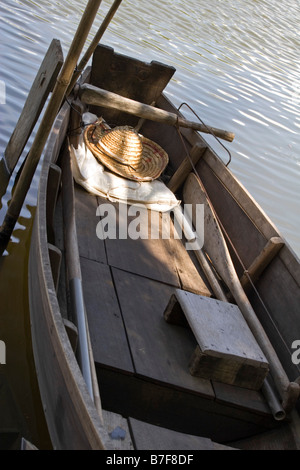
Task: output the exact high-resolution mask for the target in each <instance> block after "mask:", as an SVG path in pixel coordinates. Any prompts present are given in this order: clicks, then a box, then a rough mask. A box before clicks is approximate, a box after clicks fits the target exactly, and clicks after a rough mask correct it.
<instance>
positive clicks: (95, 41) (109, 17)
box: [66, 0, 122, 96]
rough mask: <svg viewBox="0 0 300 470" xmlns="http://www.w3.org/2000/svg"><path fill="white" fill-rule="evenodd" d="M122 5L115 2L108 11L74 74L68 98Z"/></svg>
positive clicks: (119, 2)
mask: <svg viewBox="0 0 300 470" xmlns="http://www.w3.org/2000/svg"><path fill="white" fill-rule="evenodd" d="M121 3H122V0H115V1H114V3H113V4H112V6H111V8H110V9H109V11H108V13H107V15H106V17H105V18H104V20H103V22H102V24H101V26H100V28H99V29H98V31H97V33H96V35H95V37H94V39H93V41H92V42H91V44H90V46H89V48H88V49H87V51H86V53H85V54H84V56H83V57H82V59H81V61H80V63H79V65H78V67H77V69H76V71H75V72H74V74H73V77H72V80H71V83H70V85H69V87H68V90H67V93H66V96H68V95H69V94H70V93H71V92H72V90H73V88H74V86H75V84H76V82H77V80H78V78H79V77H80V75H81V73H82V72H83V70H84V69H85V67H86V65H87V63H88V61H89V60H90V58H91V56H92V55H93V53H94V51H95V49H96V47H97V45H98V44H99V42H100V40H101V38H102V36H103V34H104V33H105V31H106V29H107V27H108V25H109V23H110V22H111V20H112V19H113V17H114V14H115V13H116V11H117V9H118V8H119V6H120V4H121Z"/></svg>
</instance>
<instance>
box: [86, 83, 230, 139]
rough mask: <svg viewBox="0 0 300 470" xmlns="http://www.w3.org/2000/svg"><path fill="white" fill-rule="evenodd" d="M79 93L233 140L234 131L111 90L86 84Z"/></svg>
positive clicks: (100, 102) (90, 99) (91, 100)
mask: <svg viewBox="0 0 300 470" xmlns="http://www.w3.org/2000/svg"><path fill="white" fill-rule="evenodd" d="M78 95H79V98H80V99H81V101H82V102H84V103H86V104H92V105H96V106H104V107H106V108H113V109H120V110H122V111H124V112H125V113H128V114H134V115H135V116H138V117H140V118H144V119H150V120H152V121H156V122H161V123H164V124H169V125H170V126H178V127H188V128H191V129H194V130H196V131H200V132H205V133H206V134H210V133H212V134H214V135H215V136H216V137H220V138H221V139H224V140H227V141H229V142H232V141H233V139H234V134H233V133H232V132H228V131H224V130H222V129H216V128H215V127H210V126H205V125H203V124H200V123H199V122H192V121H188V120H187V119H184V118H181V117H179V116H178V115H177V114H175V113H169V112H168V111H165V110H163V109H158V108H154V107H153V106H150V105H148V104H144V103H139V102H138V101H134V100H131V99H129V98H124V96H120V95H117V94H116V93H112V92H110V91H106V90H102V89H101V88H97V87H95V86H93V85H89V84H85V85H82V86H79V89H78Z"/></svg>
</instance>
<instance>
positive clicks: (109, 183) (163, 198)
mask: <svg viewBox="0 0 300 470" xmlns="http://www.w3.org/2000/svg"><path fill="white" fill-rule="evenodd" d="M96 119H97V116H95V115H94V114H91V113H85V114H84V115H83V122H84V123H85V124H89V123H92V122H95V121H96ZM70 151H71V158H72V160H71V162H72V173H73V177H74V180H75V181H76V183H78V184H79V185H81V186H83V187H84V188H85V189H86V190H87V191H88V192H90V193H92V194H95V195H97V196H102V197H105V198H107V199H108V200H110V201H112V202H116V201H117V202H123V203H127V204H132V205H142V206H143V207H146V208H147V209H151V210H154V211H158V212H167V211H170V210H172V209H174V208H175V207H176V206H178V205H179V204H180V201H178V200H177V199H176V197H175V195H174V194H173V193H172V191H170V190H169V189H168V188H167V186H166V185H165V184H164V183H163V182H161V181H158V180H154V181H149V182H148V181H145V182H137V181H132V180H128V179H125V178H122V177H121V176H118V175H115V174H113V173H111V172H110V171H109V170H108V169H106V168H105V167H104V166H103V165H101V163H100V162H99V161H98V160H97V159H96V158H95V157H94V155H93V154H92V152H91V151H90V150H89V149H88V148H86V145H85V143H84V139H83V135H81V137H80V141H79V145H78V148H77V149H75V148H74V147H73V146H70Z"/></svg>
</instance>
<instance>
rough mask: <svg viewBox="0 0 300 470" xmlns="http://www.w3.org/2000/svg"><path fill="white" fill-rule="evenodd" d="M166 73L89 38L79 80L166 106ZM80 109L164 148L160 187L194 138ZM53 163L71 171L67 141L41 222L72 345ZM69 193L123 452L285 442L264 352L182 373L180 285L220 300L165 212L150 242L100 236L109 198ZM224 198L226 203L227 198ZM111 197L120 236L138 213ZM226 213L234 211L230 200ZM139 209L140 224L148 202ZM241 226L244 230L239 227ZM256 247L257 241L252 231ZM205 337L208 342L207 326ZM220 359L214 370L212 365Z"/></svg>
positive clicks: (287, 435)
mask: <svg viewBox="0 0 300 470" xmlns="http://www.w3.org/2000/svg"><path fill="white" fill-rule="evenodd" d="M174 72H175V70H174V69H173V68H172V67H168V66H165V65H163V64H160V63H157V62H155V61H154V62H151V63H150V64H145V63H144V62H141V61H138V60H134V59H132V60H129V59H128V57H125V56H123V55H121V54H116V53H115V52H114V51H113V49H111V48H110V47H106V46H100V45H99V46H98V48H97V49H96V51H95V54H94V58H93V65H92V67H91V68H89V72H88V74H85V76H84V77H83V80H87V81H89V82H90V83H91V84H93V85H95V86H97V87H99V88H102V89H105V90H109V91H112V92H115V93H118V94H120V95H122V96H127V97H130V98H132V99H135V100H138V101H141V102H143V103H148V104H151V103H155V104H156V105H157V106H158V107H163V108H164V109H167V110H171V109H172V110H173V111H174V109H173V107H172V106H171V104H170V103H169V102H168V100H167V98H166V97H165V96H163V95H162V92H163V90H164V88H165V87H166V85H167V84H168V83H169V81H170V80H171V78H172V76H173V74H174ZM84 111H86V107H85V105H83V104H82V103H80V101H79V100H76V99H75V100H74V101H73V103H72V106H71V119H70V128H69V129H68V132H69V144H70V145H74V146H75V147H76V145H77V142H78V138H79V133H80V132H81V129H80V123H81V120H82V113H83V112H84ZM89 111H90V112H92V113H94V114H96V115H97V116H104V117H105V121H106V123H107V124H108V125H109V126H110V127H114V126H119V125H130V126H137V125H139V126H142V127H140V132H141V133H142V134H143V135H145V136H146V137H148V138H149V139H153V140H155V142H157V143H158V144H159V145H161V146H162V147H163V148H164V149H166V151H167V152H168V154H169V156H170V162H169V166H168V167H167V169H166V171H165V173H164V175H163V181H164V182H165V183H166V184H168V183H169V182H170V180H171V179H172V175H174V173H175V172H176V170H177V169H178V167H179V166H180V164H181V162H182V160H183V159H184V158H185V156H186V148H187V149H188V151H190V150H191V148H192V145H193V140H194V141H195V142H196V140H195V139H196V137H194V136H193V135H194V134H193V132H192V131H190V130H187V129H185V130H183V131H182V133H181V136H182V137H180V133H179V132H178V129H176V128H175V127H174V128H170V127H169V126H166V125H164V124H160V123H155V122H151V121H148V120H145V121H143V122H140V120H139V118H137V117H136V116H132V115H128V114H125V113H123V112H120V111H117V110H111V109H102V108H99V107H93V106H91V107H90V108H89ZM197 139H198V140H197V141H199V137H197ZM201 146H202V150H201V154H205V152H210V151H211V150H210V149H209V148H208V146H207V145H206V144H205V142H204V141H203V142H202V141H201ZM62 162H67V163H62ZM61 167H62V171H63V172H66V173H67V174H68V173H70V172H71V164H70V157H69V146H68V145H63V147H62V150H61V151H60V154H59V155H58V158H57V161H55V162H52V163H51V165H50V168H49V176H48V183H47V184H48V188H47V195H48V199H47V221H48V226H47V231H48V243H49V254H50V260H51V267H52V273H53V279H54V282H55V286H56V289H57V295H58V300H59V306H60V311H61V313H62V315H63V318H64V322H65V326H66V329H67V332H68V335H69V339H70V341H71V344H72V345H73V347H74V349H75V350H76V344H77V329H76V326H75V321H74V318H73V312H72V308H71V306H70V293H69V291H68V285H67V274H66V272H67V271H66V262H67V261H66V258H65V248H66V247H65V241H64V240H65V233H64V223H63V212H64V208H63V204H64V201H63V195H62V191H61V190H60V178H61ZM197 168H199V171H200V172H201V174H203V175H204V177H206V179H207V181H208V186H209V185H212V184H214V186H215V188H216V189H215V191H216V192H217V193H218V194H219V196H220V197H222V193H224V188H223V186H222V184H221V183H220V181H219V180H218V178H217V177H216V175H212V176H210V175H209V172H208V170H207V167H206V164H205V163H203V161H202V160H201V162H200V163H199V165H198V166H197ZM176 196H177V197H178V199H179V200H181V201H183V202H184V183H183V184H181V185H180V186H179V187H178V188H176ZM72 197H73V204H74V207H75V214H76V232H77V234H76V236H77V241H78V248H79V256H80V268H81V274H82V284H83V293H84V300H85V307H86V315H87V319H88V326H89V332H90V339H91V344H92V350H93V356H94V362H95V369H96V374H97V378H98V383H99V389H100V397H101V405H102V408H103V410H105V411H103V416H104V421H105V422H106V425H107V426H108V427H109V429H110V430H111V431H110V435H111V436H115V439H116V445H118V446H123V448H127V449H128V448H132V449H133V448H135V449H160V448H164V449H179V448H180V449H243V448H244V449H247V448H249V449H250V448H256V449H257V448H268V449H269V448H278V447H276V446H277V445H278V443H280V445H281V446H283V445H284V446H286V447H285V448H294V447H295V443H294V438H293V435H292V432H291V429H290V427H289V425H288V424H289V422H288V419H287V420H284V421H283V422H282V421H280V422H278V421H276V420H275V419H274V417H273V414H272V411H271V409H270V407H269V405H268V403H267V401H266V399H265V396H264V394H263V393H262V391H261V380H263V378H264V377H265V375H266V372H267V369H266V366H265V361H264V358H262V357H260V358H259V359H258V360H257V359H253V358H252V359H251V361H252V362H251V361H248V362H247V361H244V362H243V366H241V367H240V368H239V372H238V373H237V374H236V375H235V377H234V378H233V379H232V378H229V379H228V380H227V383H226V379H225V380H223V379H224V370H225V369H226V367H227V365H226V362H225V361H224V360H223V359H222V358H215V362H214V363H213V364H212V362H213V361H212V362H209V363H208V364H207V367H206V369H208V372H207V371H206V372H205V373H203V371H202V375H201V374H200V376H199V375H197V374H193V373H191V361H192V358H193V357H195V354H196V353H195V351H197V345H198V344H199V341H198V339H197V334H198V333H197V332H196V331H195V330H194V329H193V328H192V327H191V323H190V322H187V321H185V320H186V319H185V315H184V314H183V312H184V305H183V303H181V294H182V293H184V294H185V295H186V296H188V298H189V299H190V298H191V299H192V300H193V299H194V297H193V296H196V297H197V298H200V300H201V302H202V303H203V302H205V301H206V299H209V301H211V305H213V309H215V310H214V311H216V309H219V311H221V310H222V309H223V306H222V302H221V301H218V302H217V301H216V299H215V296H214V293H213V291H212V289H211V286H210V283H209V282H208V279H207V277H206V275H205V273H204V272H203V270H202V268H201V266H200V264H199V262H198V260H197V258H196V256H195V254H194V253H193V251H188V250H187V249H186V240H185V239H184V237H181V238H179V237H176V236H175V235H174V233H175V232H174V231H175V228H174V225H173V223H172V224H171V232H172V233H171V236H170V237H168V238H167V237H163V233H164V231H165V229H167V230H168V229H169V227H167V228H166V227H165V224H168V223H169V219H166V218H165V217H163V215H162V214H158V216H157V217H155V218H152V219H151V226H152V229H153V223H155V224H157V226H156V229H157V232H156V233H158V234H159V236H158V237H157V238H155V239H151V236H149V237H148V238H139V239H135V240H133V239H130V238H129V237H127V238H126V239H125V237H120V236H116V237H115V239H110V238H106V239H100V238H99V237H98V236H97V235H96V230H97V225H98V224H99V223H101V218H100V217H99V216H97V215H96V214H97V208H98V207H99V206H100V205H102V204H107V199H105V198H102V197H100V196H96V195H93V194H90V193H88V192H87V191H86V190H85V189H84V188H82V187H81V186H79V185H78V184H77V183H74V186H73V189H72ZM223 202H224V204H225V205H226V197H225V198H223ZM110 204H112V205H113V207H114V209H115V214H116V234H117V235H118V234H120V233H124V229H125V231H126V230H127V228H128V227H129V225H130V224H131V223H134V220H136V217H134V216H133V215H132V213H129V214H128V210H129V206H128V207H126V206H125V207H126V208H125V209H124V208H120V205H119V204H118V203H116V202H110ZM230 210H231V209H230ZM232 210H233V211H235V212H236V214H238V211H239V210H240V209H239V205H238V204H236V206H235V207H234V208H233V209H232ZM225 212H226V208H225ZM147 213H148V217H149V221H150V218H151V211H148V212H147ZM231 215H232V214H231ZM226 217H227V216H226V215H225V220H226ZM149 227H150V223H149ZM241 227H242V224H241ZM241 229H242V230H244V231H245V230H247V226H243V228H241ZM149 230H150V228H149ZM259 244H260V245H262V242H261V241H260V240H259ZM253 250H254V246H253V243H251V246H249V250H248V252H247V254H246V255H245V257H248V259H249V260H250V259H251V258H252V257H253V256H252V252H253ZM240 274H241V273H240ZM224 288H225V289H226V286H224ZM192 300H191V301H192ZM231 304H232V305H234V303H233V302H232V303H229V305H231ZM226 308H228V304H227V307H226ZM222 311H223V310H222ZM184 313H186V312H184ZM227 313H228V312H227ZM188 314H189V312H187V313H186V315H188ZM235 325H237V323H235ZM202 331H203V330H202ZM199 334H201V331H200V333H199ZM209 334H211V341H213V340H214V332H213V331H212V333H209ZM240 335H241V332H240V330H239V329H238V327H236V328H235V327H234V326H233V328H231V330H230V337H229V341H230V343H231V344H233V345H234V344H235V343H238V339H239V336H240ZM198 352H199V351H198ZM195 360H196V361H197V358H196V359H195ZM230 364H232V363H230ZM220 367H221V368H223V372H222V371H221V372H220V374H219V369H220ZM196 368H197V364H196ZM213 370H215V371H216V373H215V375H214V372H212V371H213ZM210 372H211V377H210ZM205 374H206V375H205ZM218 374H219V375H218ZM123 433H124V434H123ZM125 436H126V437H125ZM162 443H164V444H162ZM162 446H164V447H162Z"/></svg>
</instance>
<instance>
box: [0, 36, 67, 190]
mask: <svg viewBox="0 0 300 470" xmlns="http://www.w3.org/2000/svg"><path fill="white" fill-rule="evenodd" d="M62 65H63V53H62V48H61V44H60V41H59V40H58V39H53V41H52V42H51V44H50V46H49V49H48V51H47V53H46V55H45V58H44V60H43V62H42V64H41V66H40V68H39V71H38V73H37V75H36V78H35V80H34V82H33V84H32V87H31V89H30V92H29V94H28V97H27V99H26V102H25V104H24V107H23V110H22V112H21V115H20V117H19V120H18V122H17V124H16V127H15V130H14V131H13V133H12V135H11V137H10V140H9V142H8V145H7V147H6V149H5V152H4V157H3V158H1V160H0V197H2V196H3V195H4V194H5V192H6V189H7V185H8V182H9V179H10V177H11V175H12V173H13V171H14V169H15V166H16V164H17V163H18V160H19V158H20V156H21V154H22V152H23V150H24V147H25V145H26V144H27V141H28V139H29V137H30V135H31V133H32V130H33V129H34V126H35V125H36V123H37V120H38V118H39V116H40V114H41V111H42V109H43V107H44V105H45V103H46V100H47V98H48V96H49V93H50V92H51V91H52V90H53V87H54V84H55V81H56V79H57V76H58V74H59V71H60V70H61V67H62Z"/></svg>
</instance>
